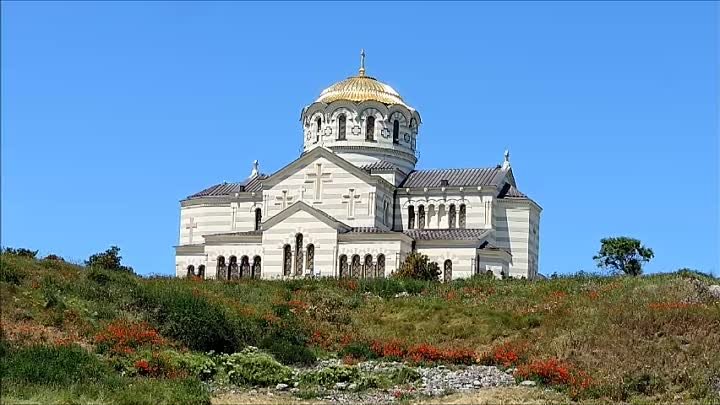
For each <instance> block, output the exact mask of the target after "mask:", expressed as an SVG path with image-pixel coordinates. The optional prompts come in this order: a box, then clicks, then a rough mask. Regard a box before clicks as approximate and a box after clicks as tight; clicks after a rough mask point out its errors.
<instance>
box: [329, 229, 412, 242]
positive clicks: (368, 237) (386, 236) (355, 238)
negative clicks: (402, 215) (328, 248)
mask: <svg viewBox="0 0 720 405" xmlns="http://www.w3.org/2000/svg"><path fill="white" fill-rule="evenodd" d="M361 241H363V242H367V241H397V242H401V241H405V242H407V243H410V242H412V241H413V239H412V238H411V237H409V236H407V235H405V234H404V233H402V232H392V231H388V232H383V233H363V232H351V233H341V234H339V235H338V242H361Z"/></svg>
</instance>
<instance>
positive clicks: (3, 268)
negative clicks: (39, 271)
mask: <svg viewBox="0 0 720 405" xmlns="http://www.w3.org/2000/svg"><path fill="white" fill-rule="evenodd" d="M25 277H27V273H26V272H25V271H23V270H22V269H21V268H20V266H19V265H18V262H17V260H15V259H14V258H12V257H9V256H8V255H4V254H3V255H2V256H0V281H3V282H6V283H10V284H15V285H20V283H22V281H23V280H24V279H25Z"/></svg>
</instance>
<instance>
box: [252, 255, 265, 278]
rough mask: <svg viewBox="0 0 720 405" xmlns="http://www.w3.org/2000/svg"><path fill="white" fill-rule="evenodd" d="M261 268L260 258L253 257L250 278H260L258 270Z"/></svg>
mask: <svg viewBox="0 0 720 405" xmlns="http://www.w3.org/2000/svg"><path fill="white" fill-rule="evenodd" d="M261 268H262V263H261V259H260V256H255V257H253V264H252V274H251V275H250V277H251V278H260V270H261Z"/></svg>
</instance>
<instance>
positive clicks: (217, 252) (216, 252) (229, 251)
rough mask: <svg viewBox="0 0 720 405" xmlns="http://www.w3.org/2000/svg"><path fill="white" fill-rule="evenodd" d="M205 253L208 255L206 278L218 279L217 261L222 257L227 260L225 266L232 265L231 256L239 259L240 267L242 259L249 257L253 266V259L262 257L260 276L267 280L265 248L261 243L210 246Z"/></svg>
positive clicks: (206, 247)
mask: <svg viewBox="0 0 720 405" xmlns="http://www.w3.org/2000/svg"><path fill="white" fill-rule="evenodd" d="M205 253H206V254H207V270H206V271H205V278H216V276H217V259H218V257H220V256H223V257H224V258H225V265H226V266H227V265H228V264H230V256H235V257H237V263H238V266H240V263H241V262H242V260H241V259H242V257H243V256H247V257H248V262H249V263H250V265H251V266H252V264H253V259H254V258H255V256H260V258H261V261H260V264H261V266H260V275H261V277H262V278H265V277H264V276H265V275H264V273H265V269H264V267H265V263H263V260H262V258H263V257H264V252H263V247H262V244H260V243H242V244H227V245H209V246H205Z"/></svg>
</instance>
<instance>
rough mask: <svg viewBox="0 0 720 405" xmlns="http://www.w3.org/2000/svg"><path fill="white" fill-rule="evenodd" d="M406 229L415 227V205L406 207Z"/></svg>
mask: <svg viewBox="0 0 720 405" xmlns="http://www.w3.org/2000/svg"><path fill="white" fill-rule="evenodd" d="M408 229H415V207H413V206H412V205H411V206H409V207H408Z"/></svg>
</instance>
